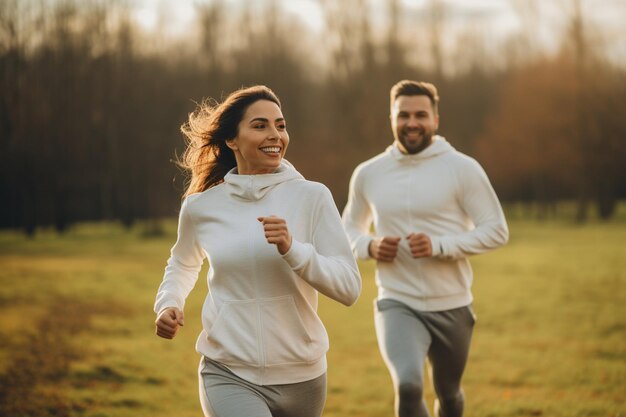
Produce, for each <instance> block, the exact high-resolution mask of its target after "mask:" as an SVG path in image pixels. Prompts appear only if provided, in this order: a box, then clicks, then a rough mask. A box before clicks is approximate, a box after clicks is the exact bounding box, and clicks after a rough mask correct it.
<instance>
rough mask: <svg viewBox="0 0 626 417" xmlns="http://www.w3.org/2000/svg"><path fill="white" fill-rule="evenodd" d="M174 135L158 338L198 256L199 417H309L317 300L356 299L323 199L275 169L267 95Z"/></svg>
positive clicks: (319, 334)
mask: <svg viewBox="0 0 626 417" xmlns="http://www.w3.org/2000/svg"><path fill="white" fill-rule="evenodd" d="M182 130H183V132H184V133H185V135H186V136H187V138H188V139H189V145H188V148H187V150H186V152H185V154H184V157H183V165H184V166H185V167H186V168H187V169H188V170H189V171H191V182H190V184H189V187H188V189H187V191H186V193H185V197H186V198H185V200H184V201H183V204H182V207H181V211H180V218H179V224H178V240H177V241H176V244H175V245H174V247H173V248H172V251H171V256H170V258H169V260H168V263H167V267H166V268H165V276H164V278H163V282H162V284H161V286H160V288H159V291H158V294H157V297H156V302H155V306H154V309H155V312H156V313H157V316H158V318H157V320H156V327H157V335H159V336H161V337H164V338H167V339H171V338H173V337H174V336H175V335H176V332H177V331H178V328H179V326H181V325H182V324H183V308H184V303H185V299H186V297H187V295H188V294H189V292H190V291H191V289H192V288H193V286H194V284H195V282H196V280H197V278H198V272H199V270H200V267H201V265H202V263H203V260H204V257H205V256H206V257H207V258H208V261H209V264H210V269H209V274H208V282H209V288H210V293H209V294H208V295H207V297H206V300H205V302H204V306H203V310H202V324H203V330H202V332H201V333H200V336H199V337H198V341H197V343H196V349H197V351H198V352H199V353H200V354H201V355H202V360H201V362H200V367H199V377H200V402H201V404H202V408H203V411H204V414H205V415H206V416H211V417H223V416H246V417H257V416H258V417H270V416H285V417H288V416H294V417H295V416H297V417H309V416H310V417H318V416H320V415H321V413H322V409H323V407H324V401H325V398H326V351H327V350H328V336H327V334H326V331H325V329H324V326H323V324H322V322H321V321H320V319H319V317H318V316H317V312H316V310H317V294H318V291H319V292H321V293H322V294H324V295H326V296H328V297H330V298H332V299H334V300H337V301H339V302H341V303H343V304H345V305H351V304H353V303H354V302H355V301H356V299H357V298H358V296H359V293H360V291H361V279H360V276H359V273H358V268H357V266H356V263H355V261H354V258H353V256H352V253H351V251H350V246H349V244H348V240H347V238H346V236H345V234H344V231H343V227H342V224H341V220H340V217H339V213H338V211H337V208H336V207H335V205H334V202H333V200H332V197H331V194H330V192H329V191H328V189H327V188H326V187H324V186H323V185H321V184H319V183H315V182H310V181H307V180H305V179H304V178H303V177H302V175H300V174H299V173H298V172H297V171H296V170H295V169H294V167H293V166H292V165H291V164H290V163H289V162H287V161H286V160H283V157H284V155H285V151H286V150H287V146H288V145H289V135H288V133H287V129H286V124H285V118H284V117H283V115H282V112H281V106H280V101H279V100H278V98H277V97H276V95H275V94H274V93H273V92H272V91H271V90H270V89H269V88H267V87H265V86H255V87H250V88H246V89H242V90H238V91H235V92H234V93H232V94H231V95H230V96H229V97H228V98H227V99H226V100H225V101H224V102H223V103H221V104H219V105H217V106H215V107H210V106H208V105H206V104H205V105H202V106H200V108H199V109H198V110H196V112H194V113H192V114H191V115H190V117H189V122H188V123H186V124H185V125H183V128H182Z"/></svg>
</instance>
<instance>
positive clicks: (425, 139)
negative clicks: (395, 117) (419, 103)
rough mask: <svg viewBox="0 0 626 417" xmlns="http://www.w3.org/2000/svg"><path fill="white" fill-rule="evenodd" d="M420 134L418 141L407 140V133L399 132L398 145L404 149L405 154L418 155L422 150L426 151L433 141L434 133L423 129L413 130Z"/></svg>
mask: <svg viewBox="0 0 626 417" xmlns="http://www.w3.org/2000/svg"><path fill="white" fill-rule="evenodd" d="M414 131H417V132H418V133H419V134H420V138H419V139H418V140H409V139H407V131H406V130H403V131H402V132H400V135H399V136H400V143H401V144H402V146H404V149H405V150H406V151H407V153H409V154H411V155H414V154H416V153H420V152H421V151H423V150H424V149H426V148H427V147H428V146H429V145H430V144H431V143H432V141H433V136H434V135H435V132H434V131H427V130H425V129H415V130H414Z"/></svg>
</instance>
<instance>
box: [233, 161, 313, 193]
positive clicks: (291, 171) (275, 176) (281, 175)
mask: <svg viewBox="0 0 626 417" xmlns="http://www.w3.org/2000/svg"><path fill="white" fill-rule="evenodd" d="M298 179H304V177H303V176H302V175H301V174H300V173H299V172H298V171H296V169H295V168H294V166H293V165H291V163H289V161H287V160H286V159H283V160H282V161H281V163H280V167H278V169H277V170H276V171H275V172H273V173H271V174H258V175H240V174H238V173H237V168H236V167H235V168H233V169H231V170H230V171H228V173H227V174H226V176H225V177H224V183H226V185H227V187H228V194H229V195H231V196H233V197H237V198H239V199H241V200H247V201H257V200H260V199H262V198H263V197H264V196H265V195H266V194H267V193H268V192H269V191H270V190H272V189H273V188H274V187H275V186H277V185H279V184H282V183H284V182H287V181H292V180H298Z"/></svg>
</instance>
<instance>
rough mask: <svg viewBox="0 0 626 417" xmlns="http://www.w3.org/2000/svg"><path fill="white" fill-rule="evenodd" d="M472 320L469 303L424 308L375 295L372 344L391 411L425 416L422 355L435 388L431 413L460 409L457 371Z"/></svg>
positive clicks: (404, 416) (455, 414)
mask: <svg viewBox="0 0 626 417" xmlns="http://www.w3.org/2000/svg"><path fill="white" fill-rule="evenodd" d="M474 323H475V316H474V313H473V312H472V309H471V306H466V307H461V308H455V309H452V310H446V311H436V312H426V311H416V310H413V309H411V308H409V307H408V306H406V305H405V304H403V303H401V302H399V301H396V300H391V299H382V300H376V301H375V325H376V335H377V337H378V347H379V349H380V352H381V354H382V356H383V359H384V360H385V363H386V364H387V368H388V369H389V372H390V373H391V378H392V380H393V386H394V392H395V416H396V417H428V416H429V414H428V410H427V408H426V404H425V402H424V399H423V395H422V394H423V387H424V361H425V359H426V358H428V361H429V363H430V366H431V369H432V378H433V386H434V388H435V393H436V394H437V400H436V401H435V415H437V416H438V417H461V416H462V415H463V405H464V397H463V390H462V389H461V377H462V376H463V371H464V369H465V364H466V362H467V356H468V353H469V346H470V341H471V338H472V330H473V327H474Z"/></svg>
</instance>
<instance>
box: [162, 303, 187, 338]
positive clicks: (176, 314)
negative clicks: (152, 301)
mask: <svg viewBox="0 0 626 417" xmlns="http://www.w3.org/2000/svg"><path fill="white" fill-rule="evenodd" d="M155 324H156V334H157V336H160V337H162V338H164V339H173V338H174V336H176V332H178V329H179V328H180V326H183V325H184V324H185V320H184V318H183V312H182V311H181V310H179V309H177V308H176V307H169V308H166V309H165V310H163V311H162V312H161V314H159V317H158V318H157V319H156V322H155Z"/></svg>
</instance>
